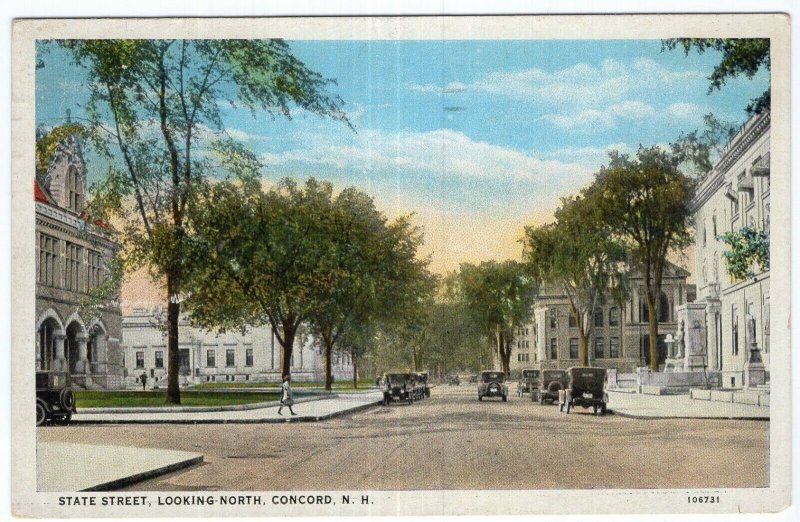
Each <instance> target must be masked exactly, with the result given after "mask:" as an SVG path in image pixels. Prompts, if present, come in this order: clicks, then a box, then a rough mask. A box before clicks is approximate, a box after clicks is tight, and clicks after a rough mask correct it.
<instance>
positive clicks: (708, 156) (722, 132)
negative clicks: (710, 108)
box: [670, 113, 740, 178]
mask: <svg viewBox="0 0 800 522" xmlns="http://www.w3.org/2000/svg"><path fill="white" fill-rule="evenodd" d="M703 122H704V124H705V128H703V129H702V130H700V129H695V130H693V131H691V132H687V133H683V132H682V133H681V134H680V136H678V139H677V140H675V142H673V143H671V144H670V149H671V152H672V155H673V156H675V158H676V160H677V161H678V162H679V164H680V167H681V170H683V171H684V172H686V173H687V174H689V175H691V176H692V177H695V178H697V177H701V176H703V175H705V174H706V173H708V172H710V171H711V169H712V168H713V167H714V162H715V161H716V160H717V159H718V158H719V155H720V153H721V152H722V148H723V147H724V146H725V145H726V144H727V143H728V142H729V141H730V139H731V138H733V136H734V134H736V131H737V130H739V127H740V125H738V124H736V123H733V122H729V121H724V120H720V119H719V118H717V117H716V116H714V114H712V113H708V114H706V115H705V116H703Z"/></svg>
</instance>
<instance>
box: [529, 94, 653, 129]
mask: <svg viewBox="0 0 800 522" xmlns="http://www.w3.org/2000/svg"><path fill="white" fill-rule="evenodd" d="M656 114H657V112H656V109H655V108H653V106H652V105H649V104H647V103H644V102H641V101H637V100H626V101H623V102H620V103H615V104H612V105H609V106H608V107H606V108H605V109H602V110H598V109H584V110H582V111H579V112H574V113H569V114H563V113H551V114H545V115H543V116H541V117H539V119H540V120H544V121H547V122H550V123H552V124H553V125H555V126H556V127H559V128H561V129H566V130H583V131H586V132H593V131H596V130H598V129H608V128H611V127H614V126H615V125H616V123H617V120H620V119H624V120H645V119H648V118H652V117H653V116H656Z"/></svg>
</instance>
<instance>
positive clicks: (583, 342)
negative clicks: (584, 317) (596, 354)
mask: <svg viewBox="0 0 800 522" xmlns="http://www.w3.org/2000/svg"><path fill="white" fill-rule="evenodd" d="M578 326H579V328H578V360H579V361H580V365H581V366H589V340H588V339H587V337H586V333H585V332H584V331H583V325H581V324H579V325H578Z"/></svg>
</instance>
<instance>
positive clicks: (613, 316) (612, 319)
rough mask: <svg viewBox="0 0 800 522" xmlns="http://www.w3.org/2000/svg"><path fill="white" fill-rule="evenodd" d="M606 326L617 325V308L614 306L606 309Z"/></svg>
mask: <svg viewBox="0 0 800 522" xmlns="http://www.w3.org/2000/svg"><path fill="white" fill-rule="evenodd" d="M608 326H619V308H618V307H616V306H612V307H611V308H610V309H609V310H608Z"/></svg>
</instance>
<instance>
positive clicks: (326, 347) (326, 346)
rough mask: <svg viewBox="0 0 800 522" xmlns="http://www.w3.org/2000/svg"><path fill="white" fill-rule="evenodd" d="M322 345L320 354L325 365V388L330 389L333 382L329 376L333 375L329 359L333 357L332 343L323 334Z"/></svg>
mask: <svg viewBox="0 0 800 522" xmlns="http://www.w3.org/2000/svg"><path fill="white" fill-rule="evenodd" d="M322 346H323V352H324V353H323V354H322V362H323V363H324V365H325V389H326V390H328V391H331V389H332V388H333V383H332V382H331V381H332V379H331V377H333V366H332V361H331V359H333V343H331V342H330V338H328V337H327V336H324V335H323V336H322Z"/></svg>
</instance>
